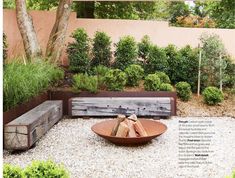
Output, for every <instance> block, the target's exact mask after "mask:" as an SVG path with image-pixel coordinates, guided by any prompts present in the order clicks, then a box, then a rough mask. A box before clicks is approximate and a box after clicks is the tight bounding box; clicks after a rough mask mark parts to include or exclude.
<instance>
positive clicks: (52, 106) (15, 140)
mask: <svg viewBox="0 0 235 178" xmlns="http://www.w3.org/2000/svg"><path fill="white" fill-rule="evenodd" d="M62 113H63V112H62V101H60V100H55V101H45V102H43V103H42V104H40V105H38V106H37V107H35V108H33V109H32V110H30V111H28V112H27V113H25V114H23V115H21V116H20V117H18V118H16V119H15V120H13V121H11V122H10V123H8V124H6V125H5V126H4V148H5V149H7V150H27V149H29V148H30V147H31V146H32V145H33V144H35V142H36V141H38V140H39V139H40V138H41V137H42V136H43V135H44V134H45V133H46V132H47V131H48V130H49V129H50V128H51V127H52V126H53V125H54V124H56V123H57V122H58V121H59V120H60V119H61V118H62Z"/></svg>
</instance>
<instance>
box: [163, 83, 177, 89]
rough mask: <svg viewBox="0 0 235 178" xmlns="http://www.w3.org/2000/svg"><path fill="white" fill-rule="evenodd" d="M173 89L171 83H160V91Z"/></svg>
mask: <svg viewBox="0 0 235 178" xmlns="http://www.w3.org/2000/svg"><path fill="white" fill-rule="evenodd" d="M173 90H174V89H173V87H172V85H171V84H169V83H162V84H161V85H160V91H173Z"/></svg>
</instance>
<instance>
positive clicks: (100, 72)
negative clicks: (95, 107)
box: [93, 65, 110, 89]
mask: <svg viewBox="0 0 235 178" xmlns="http://www.w3.org/2000/svg"><path fill="white" fill-rule="evenodd" d="M109 70H110V69H109V68H108V67H106V66H103V65H98V66H97V67H94V68H93V73H94V74H95V75H96V76H97V78H98V88H100V89H104V88H105V81H104V76H105V75H106V73H107V72H108V71H109Z"/></svg>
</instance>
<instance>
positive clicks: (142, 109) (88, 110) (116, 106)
mask: <svg viewBox="0 0 235 178" xmlns="http://www.w3.org/2000/svg"><path fill="white" fill-rule="evenodd" d="M175 102H176V101H174V98H172V97H75V98H71V99H70V100H69V112H70V116H78V117H79V116H82V117H86V116H117V115H118V114H124V115H131V114H136V115H137V116H146V117H149V116H151V117H158V116H172V115H175V110H176V108H175Z"/></svg>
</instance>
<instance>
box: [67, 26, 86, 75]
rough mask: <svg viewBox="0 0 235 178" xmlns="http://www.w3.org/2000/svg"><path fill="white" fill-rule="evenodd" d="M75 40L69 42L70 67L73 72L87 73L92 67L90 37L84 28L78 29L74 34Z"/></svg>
mask: <svg viewBox="0 0 235 178" xmlns="http://www.w3.org/2000/svg"><path fill="white" fill-rule="evenodd" d="M72 37H73V38H74V40H75V41H74V42H72V43H69V44H68V47H67V54H68V59H69V62H70V64H69V69H70V70H71V71H72V72H80V73H87V72H88V71H89V69H90V57H89V38H88V35H87V33H86V31H85V30H84V29H81V28H79V29H77V30H75V31H74V33H73V34H72Z"/></svg>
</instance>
